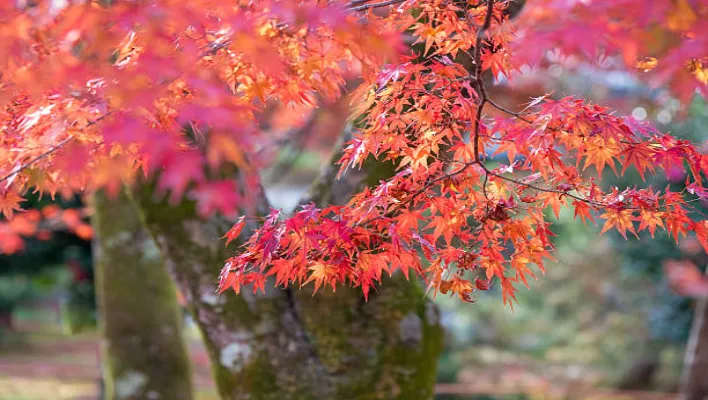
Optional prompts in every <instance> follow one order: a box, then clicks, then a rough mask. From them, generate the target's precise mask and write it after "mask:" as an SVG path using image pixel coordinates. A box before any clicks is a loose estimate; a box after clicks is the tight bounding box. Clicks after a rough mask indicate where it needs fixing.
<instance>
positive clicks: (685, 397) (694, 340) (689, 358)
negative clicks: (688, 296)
mask: <svg viewBox="0 0 708 400" xmlns="http://www.w3.org/2000/svg"><path fill="white" fill-rule="evenodd" d="M679 398H680V399H681V400H706V399H708V297H704V298H702V299H700V300H698V303H697V306H696V313H695V316H694V318H693V326H692V327H691V334H690V336H689V339H688V346H687V347H686V356H685V358H684V370H683V376H682V377H681V394H680V396H679Z"/></svg>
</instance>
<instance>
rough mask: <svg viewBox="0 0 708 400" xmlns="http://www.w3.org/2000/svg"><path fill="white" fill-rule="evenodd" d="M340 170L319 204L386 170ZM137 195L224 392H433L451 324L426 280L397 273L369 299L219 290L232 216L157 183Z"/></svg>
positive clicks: (351, 398) (365, 399)
mask: <svg viewBox="0 0 708 400" xmlns="http://www.w3.org/2000/svg"><path fill="white" fill-rule="evenodd" d="M333 171H334V169H333V167H330V169H328V170H326V171H324V173H323V174H322V176H321V178H320V179H319V180H318V181H317V182H316V183H315V184H314V185H313V190H312V193H313V197H312V198H311V199H312V200H313V201H315V202H316V203H318V204H324V203H338V202H340V201H341V200H342V199H344V198H346V197H347V194H350V193H351V192H352V191H353V190H355V189H356V188H357V187H361V185H363V184H368V183H369V182H371V181H372V180H371V179H369V178H373V177H375V176H377V173H374V171H369V172H366V171H365V172H362V173H358V174H354V175H357V176H356V177H354V178H352V177H350V179H346V180H342V181H337V182H336V183H335V182H334V181H333V179H334V172H333ZM376 172H379V173H382V171H381V169H380V168H379V171H376ZM384 173H385V172H384ZM133 197H134V200H135V201H136V203H137V204H138V205H139V208H140V210H141V212H142V215H143V218H144V223H145V226H146V227H147V228H148V230H149V231H150V233H151V234H152V235H153V236H154V238H155V240H156V243H157V244H158V246H159V247H160V249H161V250H162V252H163V254H164V255H165V259H166V261H167V265H168V270H169V272H170V274H171V275H172V277H173V278H174V280H175V281H176V282H177V285H178V286H179V287H180V289H181V290H182V292H183V293H184V294H185V297H186V300H187V303H188V307H189V309H190V312H191V313H192V315H193V316H194V319H195V321H196V323H197V324H198V326H199V328H200V329H201V331H202V334H203V337H204V340H205V343H206V347H207V349H208V351H209V355H210V359H211V361H212V368H213V373H214V376H215V379H216V384H217V387H218V390H219V393H220V395H221V397H222V398H223V399H228V400H237V399H258V400H270V399H274V400H275V399H277V400H289V399H292V400H301V399H303V400H304V399H313V400H314V399H318V400H319V399H332V400H337V399H347V400H374V399H386V400H389V399H401V400H403V399H406V400H419V399H420V400H423V399H430V398H432V395H433V386H434V383H435V371H436V366H437V365H436V364H437V357H438V355H439V353H440V351H441V348H442V329H441V327H440V323H439V318H438V311H437V309H436V307H435V306H434V305H433V304H432V303H431V302H430V301H429V300H427V299H426V298H425V297H424V294H423V291H422V289H421V287H420V285H419V283H418V282H417V281H414V280H411V281H407V280H405V279H403V278H402V277H401V276H394V277H393V278H391V279H388V280H386V281H385V282H384V283H383V284H382V285H381V287H380V288H379V291H378V292H377V293H375V294H374V295H372V296H371V298H370V299H369V301H368V302H365V301H364V299H363V296H362V294H361V291H360V290H354V289H350V288H346V287H342V288H338V289H337V292H336V293H332V292H325V291H320V292H319V293H317V295H315V296H314V297H313V296H312V295H311V290H310V289H309V288H305V289H302V290H300V289H292V288H287V289H277V288H273V287H272V286H270V287H269V286H268V285H266V286H267V291H266V293H265V294H257V295H256V294H252V293H251V292H249V291H248V289H244V291H243V292H242V294H241V295H235V294H233V293H224V294H223V295H220V296H217V295H215V293H214V291H215V286H216V278H217V276H218V274H219V271H220V269H221V268H222V267H223V263H224V260H225V259H227V258H228V257H229V256H230V255H232V252H233V250H227V249H226V248H225V247H224V244H223V243H224V242H223V241H222V240H220V237H221V235H223V233H224V232H226V231H227V230H228V228H229V227H230V223H229V222H228V221H226V220H224V219H223V218H219V217H213V218H211V219H209V220H203V219H200V218H198V217H197V215H196V212H195V206H194V203H193V202H191V201H187V200H184V201H182V202H181V203H180V204H179V205H176V206H169V205H168V204H166V203H164V202H160V203H156V202H154V200H153V199H154V186H153V185H148V184H146V185H143V186H141V187H138V188H136V189H135V190H134V192H133ZM246 231H247V229H246ZM399 275H400V274H399Z"/></svg>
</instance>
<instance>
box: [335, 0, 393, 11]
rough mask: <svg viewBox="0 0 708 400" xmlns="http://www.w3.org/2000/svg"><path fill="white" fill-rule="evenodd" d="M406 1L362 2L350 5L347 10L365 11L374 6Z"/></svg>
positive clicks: (378, 6)
mask: <svg viewBox="0 0 708 400" xmlns="http://www.w3.org/2000/svg"><path fill="white" fill-rule="evenodd" d="M404 1H406V0H387V1H382V2H380V3H369V4H362V5H359V6H354V7H349V8H347V10H349V11H365V10H370V9H373V8H380V7H386V6H391V5H394V4H398V3H403V2H404ZM352 3H354V1H352ZM350 4H351V3H350Z"/></svg>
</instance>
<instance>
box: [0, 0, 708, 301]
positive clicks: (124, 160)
mask: <svg viewBox="0 0 708 400" xmlns="http://www.w3.org/2000/svg"><path fill="white" fill-rule="evenodd" d="M35 3H36V5H33V6H30V5H29V3H27V4H25V5H24V6H22V7H21V6H18V5H17V4H15V2H4V3H3V5H1V6H0V62H2V66H1V70H2V75H0V104H2V106H1V107H2V111H1V112H2V114H0V119H1V121H2V122H1V124H2V136H1V137H0V179H1V180H2V183H1V185H2V186H1V187H0V211H2V213H3V214H4V215H5V216H6V217H7V218H10V217H12V216H13V212H14V211H17V210H19V209H20V202H21V201H22V195H23V193H25V192H26V191H28V190H37V191H41V192H42V193H48V194H49V195H52V196H53V195H55V194H56V193H60V194H70V193H75V192H91V191H94V190H97V189H101V188H105V189H107V190H108V191H109V192H113V193H115V192H116V191H117V189H118V188H119V187H120V186H121V185H122V184H128V185H132V184H135V183H136V182H139V181H141V180H144V179H145V177H148V178H155V179H156V180H157V183H156V185H157V188H158V191H160V193H162V194H163V195H166V196H169V199H170V200H171V201H172V202H173V203H177V202H179V201H180V200H181V199H182V198H184V197H186V198H188V199H191V200H194V201H195V202H196V203H197V209H198V210H199V212H200V213H201V214H202V215H203V216H208V215H212V214H214V213H220V214H223V215H225V216H227V217H230V218H236V219H235V221H237V222H236V224H235V225H234V227H233V228H232V229H231V230H230V231H229V232H226V235H225V237H226V239H227V240H228V241H233V240H236V241H238V242H239V243H241V245H240V247H238V249H237V250H235V252H236V254H235V255H234V256H233V257H232V258H231V259H229V260H226V265H225V267H224V270H223V272H222V274H221V278H220V287H221V290H222V291H224V290H227V289H230V288H232V289H234V290H236V291H237V292H238V291H239V290H240V289H241V287H242V286H244V285H250V286H252V288H253V290H259V289H260V290H264V289H265V285H266V279H267V278H268V277H270V276H273V277H274V279H275V282H276V284H277V285H282V286H287V285H291V284H294V285H296V286H302V285H306V284H310V283H311V284H312V285H313V287H314V289H315V291H317V290H320V289H321V288H324V287H331V288H332V289H336V288H337V287H338V286H339V285H349V286H355V287H360V288H361V290H362V292H363V294H364V296H365V297H368V296H369V295H370V292H371V291H372V290H374V288H375V287H376V285H378V284H380V282H381V279H382V277H383V276H384V275H390V274H393V273H396V272H398V271H400V272H401V273H403V274H404V275H406V276H407V277H411V278H412V277H414V276H416V277H421V278H423V279H424V280H425V281H426V283H427V284H428V285H429V288H430V289H431V290H432V291H434V292H440V293H445V294H448V293H452V294H457V295H459V297H460V298H462V299H463V300H466V301H471V300H472V299H473V293H474V292H475V291H477V290H487V289H488V288H489V287H490V285H491V284H494V283H495V282H498V284H499V285H500V286H501V288H502V293H503V297H504V301H505V303H506V302H509V303H511V301H512V300H513V299H514V294H515V290H516V287H517V286H518V285H519V284H526V283H527V281H528V279H529V277H534V276H535V274H537V273H538V271H543V268H544V262H545V261H546V260H548V259H550V258H551V255H552V251H553V245H552V242H551V240H550V237H551V236H552V235H553V234H552V232H551V230H550V220H549V218H547V215H546V213H545V211H546V210H548V209H550V210H551V211H552V212H553V213H554V214H555V215H556V216H557V215H558V213H559V212H560V210H561V208H562V207H566V206H567V207H571V208H572V209H573V210H574V212H575V216H576V217H577V218H578V219H580V220H582V221H583V222H586V223H595V222H597V223H599V224H601V225H602V231H603V232H605V231H608V230H610V229H616V230H618V231H619V232H620V233H621V234H622V235H623V236H625V237H626V236H627V235H635V236H636V235H638V234H639V233H640V232H642V231H647V232H648V233H649V234H650V235H651V236H654V234H655V232H656V231H657V230H660V229H663V230H666V231H668V232H669V233H670V234H671V235H672V236H673V237H674V238H675V239H676V240H680V239H681V238H683V237H685V236H687V235H688V234H695V235H696V237H697V238H698V240H699V241H700V242H701V244H702V245H703V247H704V248H706V249H708V223H707V222H706V221H705V220H704V219H703V217H702V216H698V217H696V214H695V212H694V209H693V204H694V202H696V201H698V200H705V199H706V196H707V192H706V189H705V188H704V180H705V179H706V178H707V177H708V174H707V173H708V159H707V158H706V156H705V155H704V154H702V153H701V151H699V149H698V148H697V147H696V146H695V145H694V144H692V143H689V142H687V141H685V140H679V139H677V138H675V137H673V136H671V135H670V134H667V133H663V132H659V131H657V130H656V129H654V128H653V127H652V126H650V125H649V124H647V123H643V122H639V121H636V120H634V119H633V118H631V117H623V116H618V115H616V114H615V113H613V112H612V111H611V110H609V109H608V108H606V107H603V106H601V105H598V104H593V103H591V102H589V101H586V100H584V99H579V98H573V97H565V98H559V97H556V96H553V95H551V94H539V95H538V96H537V97H534V98H532V99H530V100H529V102H528V103H527V104H525V105H523V106H522V107H521V108H517V107H516V105H502V104H499V103H498V102H497V101H496V100H495V99H493V98H492V97H491V96H490V90H489V89H490V88H489V87H488V86H489V85H490V83H489V79H488V77H489V76H490V75H491V76H492V77H493V78H494V79H495V80H497V81H500V80H502V81H504V82H507V83H509V84H512V85H513V83H514V80H515V79H516V78H517V77H518V76H520V75H523V73H524V71H525V70H527V69H529V68H530V67H533V68H545V67H547V66H548V62H547V59H546V58H545V55H546V53H547V52H548V51H550V50H552V51H554V52H555V53H556V54H557V55H559V56H561V57H569V56H572V57H581V58H585V59H587V60H588V61H591V62H596V63H600V64H601V63H602V62H603V60H606V59H611V58H616V59H618V60H621V62H622V63H624V65H625V66H626V68H627V69H628V70H633V71H634V72H635V73H636V74H637V75H638V76H640V77H641V78H642V79H645V80H646V81H647V82H649V83H650V84H653V85H663V86H664V87H667V88H669V89H670V90H672V91H673V93H674V94H675V95H676V96H678V97H679V98H681V99H682V100H685V101H687V100H688V99H690V97H692V96H693V95H694V94H695V93H698V94H701V95H706V87H707V83H708V72H707V70H706V69H704V65H705V64H706V63H708V25H707V24H705V23H701V21H705V20H706V18H708V4H706V2H705V0H695V1H691V0H676V1H670V0H665V1H654V2H645V1H642V0H619V1H618V0H602V1H599V0H598V1H592V2H577V1H572V0H546V1H542V0H539V1H529V2H528V4H525V6H524V9H523V11H522V12H521V14H520V15H519V16H518V18H515V19H513V20H510V18H509V9H511V8H512V7H514V6H518V4H515V3H518V2H514V1H494V0H468V1H460V0H455V1H453V0H418V1H415V0H407V1H403V0H389V1H377V0H372V1H367V0H349V1H329V2H325V1H286V0H283V1H275V0H271V1H268V0H265V1H261V0H258V1H245V0H243V1H219V0H200V1H174V0H152V1H115V2H111V1H88V2H84V1H69V2H66V4H64V3H62V4H63V6H62V7H58V6H57V4H58V2H52V1H39V2H35ZM628 10H630V11H629V12H628ZM357 80H358V82H359V84H358V87H357V88H356V89H354V90H353V91H352V92H351V93H344V88H345V84H346V83H348V82H352V81H357ZM344 95H347V96H350V97H351V102H352V111H351V115H350V122H351V124H352V125H353V126H354V134H353V137H352V138H351V140H349V141H348V142H347V143H346V144H345V145H344V147H343V149H341V150H342V152H341V157H340V158H339V161H338V168H339V179H347V177H348V174H349V173H351V171H352V170H355V169H359V168H361V167H362V166H363V165H365V164H366V163H371V162H378V163H392V164H394V165H395V168H396V170H395V172H394V173H393V174H392V175H391V176H389V177H386V178H385V179H383V180H381V181H380V182H379V183H378V184H376V185H374V186H372V187H367V188H364V189H363V190H362V191H360V192H359V193H357V194H355V195H354V196H353V197H352V198H351V199H350V200H349V202H348V203H347V204H335V205H326V204H312V203H310V204H305V205H303V206H302V207H300V208H298V209H297V210H295V212H294V213H293V214H292V215H284V214H283V212H282V211H280V210H272V211H271V212H270V213H266V214H265V215H257V214H256V213H255V212H253V211H252V210H255V209H256V207H253V203H254V202H255V200H254V199H253V198H251V197H252V196H249V193H255V192H258V188H259V186H260V183H259V179H258V170H259V169H260V168H262V167H264V166H266V165H268V163H269V162H270V160H271V159H272V155H273V147H274V145H275V144H277V143H278V140H279V139H280V135H279V133H278V132H273V130H272V129H268V128H267V126H268V125H269V123H268V121H265V119H267V118H265V116H266V115H272V114H273V110H274V109H275V110H277V111H276V112H275V113H276V114H278V113H283V114H284V115H288V116H293V118H292V120H293V121H297V122H295V123H292V125H293V126H291V128H297V127H298V126H299V125H298V124H301V123H302V121H304V120H305V119H306V116H307V115H309V114H310V113H312V112H313V110H314V109H316V108H317V107H318V106H320V105H321V104H324V103H326V102H328V101H332V100H335V99H337V98H339V97H341V96H344ZM493 156H501V157H503V158H504V159H505V160H506V161H505V162H504V163H503V164H501V165H499V164H494V165H492V163H491V162H490V159H491V158H492V157H493ZM677 166H679V167H681V168H685V169H686V170H687V171H688V173H689V174H688V176H689V178H688V181H687V182H686V190H684V191H681V192H674V191H671V190H670V188H668V187H667V188H651V187H646V188H635V187H632V188H616V187H615V188H609V189H603V187H602V185H600V182H598V181H597V179H599V177H600V176H601V173H602V172H603V171H604V170H606V169H608V170H611V171H613V172H614V173H616V174H618V175H622V174H624V173H625V172H626V171H627V170H629V169H633V170H636V171H638V172H639V174H640V175H641V176H642V177H646V176H648V175H652V174H657V173H664V171H669V170H671V169H672V168H676V167H677ZM229 167H235V168H236V169H238V170H239V173H240V176H241V178H243V179H232V177H231V176H228V175H226V174H225V172H224V171H229ZM244 210H251V212H250V213H249V215H242V216H240V218H238V214H243V213H244ZM15 214H17V213H15ZM20 215H21V214H20ZM253 221H257V222H259V224H258V226H257V228H255V229H253V230H252V231H251V232H249V230H251V227H252V226H253V225H252V224H250V222H253ZM10 224H11V223H10ZM246 225H248V226H249V227H248V228H246ZM244 230H245V232H244ZM246 233H247V234H248V237H247V238H243V236H244V234H246ZM19 234H23V233H22V232H17V231H14V230H13V228H12V226H11V225H9V224H8V223H5V224H3V225H0V237H2V235H7V236H8V237H9V236H13V235H14V236H13V237H16V236H17V235H19Z"/></svg>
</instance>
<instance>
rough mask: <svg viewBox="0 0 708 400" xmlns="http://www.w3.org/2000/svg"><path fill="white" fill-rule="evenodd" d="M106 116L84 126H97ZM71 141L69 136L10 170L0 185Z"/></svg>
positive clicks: (1, 179) (0, 180) (71, 138)
mask: <svg viewBox="0 0 708 400" xmlns="http://www.w3.org/2000/svg"><path fill="white" fill-rule="evenodd" d="M108 115H110V113H107V114H104V115H101V116H100V117H98V118H96V119H95V120H93V121H89V122H88V123H87V124H86V127H89V126H91V125H95V124H97V123H98V122H99V121H101V120H102V119H104V118H106V117H107V116H108ZM73 139H74V137H73V136H69V137H67V138H65V139H63V140H62V141H60V142H59V143H57V144H56V145H54V147H52V148H51V149H49V150H47V151H45V152H44V153H42V154H40V155H38V156H37V157H35V158H33V159H31V160H29V161H28V162H26V163H24V164H22V165H20V166H19V167H17V168H15V169H14V170H12V172H10V173H9V174H7V175H5V176H3V177H2V178H0V183H1V182H5V181H6V180H8V179H10V178H12V177H13V176H15V175H17V174H19V173H20V172H22V171H24V170H26V169H27V168H29V167H31V166H32V165H34V164H36V163H37V162H39V161H41V160H43V159H45V158H47V157H49V156H50V155H52V154H53V153H55V152H57V150H59V149H61V148H62V147H64V146H65V145H66V144H67V143H69V142H70V141H72V140H73Z"/></svg>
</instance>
